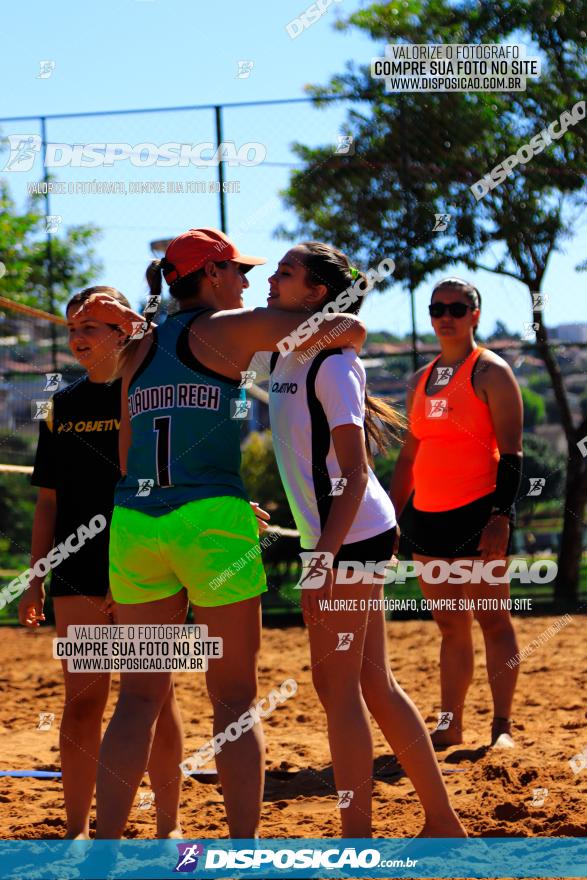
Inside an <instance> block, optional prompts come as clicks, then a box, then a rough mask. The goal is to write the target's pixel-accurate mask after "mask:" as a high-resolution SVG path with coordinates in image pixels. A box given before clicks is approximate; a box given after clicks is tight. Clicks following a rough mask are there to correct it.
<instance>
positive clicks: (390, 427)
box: [365, 393, 407, 466]
mask: <svg viewBox="0 0 587 880" xmlns="http://www.w3.org/2000/svg"><path fill="white" fill-rule="evenodd" d="M406 424H407V422H406V419H405V418H404V416H402V414H401V413H400V412H398V410H397V409H395V407H394V406H392V405H391V401H389V400H387V399H386V398H384V397H372V396H371V395H370V394H367V393H365V446H366V449H367V459H368V461H369V464H370V465H371V466H372V465H373V452H372V447H373V446H375V448H376V450H377V452H382V453H384V452H387V450H388V448H389V447H390V446H391V444H392V442H396V443H400V442H401V432H402V431H403V430H404V429H405V427H406Z"/></svg>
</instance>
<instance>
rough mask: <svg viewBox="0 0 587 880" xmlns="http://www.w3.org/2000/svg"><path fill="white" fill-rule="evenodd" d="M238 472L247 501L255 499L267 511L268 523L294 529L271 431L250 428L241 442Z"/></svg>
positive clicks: (294, 525)
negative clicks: (247, 434)
mask: <svg viewBox="0 0 587 880" xmlns="http://www.w3.org/2000/svg"><path fill="white" fill-rule="evenodd" d="M241 455H242V457H241V475H242V478H243V482H244V484H245V487H246V490H247V492H248V493H249V497H250V498H251V501H258V502H259V504H260V505H261V507H264V508H265V509H266V510H268V511H269V513H270V514H271V525H275V526H283V527H284V528H288V529H295V527H296V524H295V522H294V519H293V516H292V514H291V511H290V508H289V503H288V500H287V497H286V494H285V491H284V489H283V485H282V483H281V478H280V476H279V471H278V469H277V462H276V461H275V454H274V452H273V439H272V436H271V431H264V432H263V433H260V432H258V431H253V432H252V433H251V434H249V436H248V437H247V439H246V440H245V442H244V443H243V445H242V450H241Z"/></svg>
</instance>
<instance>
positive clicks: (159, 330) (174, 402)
mask: <svg viewBox="0 0 587 880" xmlns="http://www.w3.org/2000/svg"><path fill="white" fill-rule="evenodd" d="M207 311H212V309H208V308H202V307H200V308H197V309H189V310H188V309H186V310H185V311H182V312H176V313H175V314H174V315H170V316H169V317H168V318H167V320H166V321H165V322H164V323H163V324H162V325H161V326H160V327H156V328H155V329H154V331H153V344H152V346H151V348H150V350H149V352H148V353H147V355H146V357H145V360H144V361H143V363H142V364H141V365H140V366H139V368H138V369H137V371H136V373H135V374H134V376H133V377H132V379H131V382H130V384H129V389H128V390H129V394H128V408H129V414H130V420H131V426H132V442H131V446H130V449H129V453H128V461H127V474H126V476H125V477H123V478H122V479H121V480H120V481H119V483H118V485H117V487H116V491H115V496H114V498H115V504H117V505H119V506H120V507H130V508H133V509H135V510H140V511H142V512H143V513H146V514H148V515H149V516H163V515H164V514H166V513H170V512H171V511H172V510H175V509H176V508H178V507H181V505H182V504H187V503H188V502H189V501H195V500H198V499H201V498H214V497H217V496H220V495H231V496H236V497H237V498H243V499H245V500H248V498H247V493H246V491H245V487H244V485H243V482H242V480H241V476H240V459H241V454H240V435H241V419H239V418H238V417H236V418H235V415H237V413H238V412H241V413H242V411H243V407H245V406H246V395H245V391H244V388H242V389H241V388H239V385H240V383H239V381H238V380H234V379H229V378H227V377H226V376H222V375H220V374H219V373H215V372H214V371H213V370H209V369H208V368H207V367H205V366H204V365H203V364H201V363H200V361H199V360H197V358H195V357H194V355H193V354H192V352H191V351H190V347H189V332H190V324H191V322H192V321H193V320H194V319H195V318H197V317H198V316H199V315H201V314H203V313H204V312H207Z"/></svg>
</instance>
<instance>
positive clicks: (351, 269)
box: [349, 266, 361, 281]
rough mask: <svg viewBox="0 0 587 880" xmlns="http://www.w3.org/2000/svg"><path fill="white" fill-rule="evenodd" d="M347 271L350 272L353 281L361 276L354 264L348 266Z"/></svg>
mask: <svg viewBox="0 0 587 880" xmlns="http://www.w3.org/2000/svg"><path fill="white" fill-rule="evenodd" d="M349 272H350V273H351V278H352V279H353V281H356V280H357V279H358V278H360V277H361V272H360V270H359V269H357V268H356V267H355V266H349Z"/></svg>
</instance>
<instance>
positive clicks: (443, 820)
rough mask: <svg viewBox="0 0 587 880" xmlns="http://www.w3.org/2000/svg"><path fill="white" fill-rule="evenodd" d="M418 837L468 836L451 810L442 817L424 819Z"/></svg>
mask: <svg viewBox="0 0 587 880" xmlns="http://www.w3.org/2000/svg"><path fill="white" fill-rule="evenodd" d="M417 836H418V837H468V836H469V835H468V834H467V832H466V831H465V829H464V828H463V826H462V825H461V822H460V819H459V817H458V816H457V814H456V813H455V812H454V811H453V810H451V811H450V813H447V815H446V816H444V817H438V816H435V817H434V818H433V819H426V821H425V823H424V827H423V828H422V830H421V831H420V833H419V834H418V835H417Z"/></svg>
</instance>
